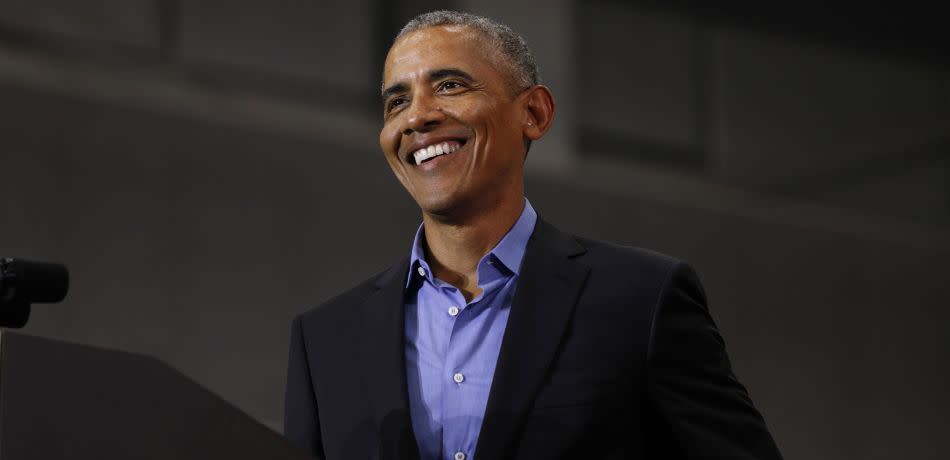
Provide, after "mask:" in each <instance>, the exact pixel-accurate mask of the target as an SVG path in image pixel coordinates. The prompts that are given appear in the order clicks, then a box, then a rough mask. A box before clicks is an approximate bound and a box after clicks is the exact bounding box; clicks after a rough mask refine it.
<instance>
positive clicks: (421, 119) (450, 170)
mask: <svg viewBox="0 0 950 460" xmlns="http://www.w3.org/2000/svg"><path fill="white" fill-rule="evenodd" d="M479 38H480V36H479V35H478V34H477V33H475V32H473V31H471V30H470V29H467V28H465V27H447V26H440V27H430V28H426V29H422V30H418V31H415V32H412V33H410V34H407V35H405V36H403V37H402V38H401V39H400V40H399V41H397V42H396V43H395V44H394V45H393V47H392V48H391V49H390V50H389V55H388V56H387V57H386V64H385V69H384V71H383V88H384V94H383V113H384V124H383V128H382V130H381V131H380V133H379V145H380V147H381V148H382V150H383V152H384V154H385V156H386V160H387V161H388V162H389V166H390V167H391V168H392V170H393V173H395V175H396V178H397V179H399V182H401V183H402V185H403V186H404V187H405V188H406V190H407V191H409V194H410V195H412V197H413V199H415V200H416V203H418V204H419V207H420V208H422V210H423V212H426V213H428V214H430V215H444V216H452V215H456V216H458V215H465V214H467V213H473V212H478V211H482V210H489V209H492V208H493V207H494V206H497V205H498V204H499V203H501V202H503V201H504V200H513V199H518V200H520V199H521V198H522V196H523V193H524V191H523V184H522V181H523V179H522V174H523V164H524V154H525V144H524V136H525V135H524V131H523V129H524V124H525V122H526V120H527V112H526V110H525V106H524V104H523V102H524V101H521V100H520V98H519V97H518V96H513V95H512V91H511V87H510V79H509V73H508V70H507V67H506V66H504V65H500V64H502V61H501V60H500V59H497V58H493V52H494V50H492V49H491V48H489V47H488V46H486V45H482V44H479V43H478V41H477V40H478V39H479ZM440 152H441V154H439V153H440ZM446 152H448V153H446Z"/></svg>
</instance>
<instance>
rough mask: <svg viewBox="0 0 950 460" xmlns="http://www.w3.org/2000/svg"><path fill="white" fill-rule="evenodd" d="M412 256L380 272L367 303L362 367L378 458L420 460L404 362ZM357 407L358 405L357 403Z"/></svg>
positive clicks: (363, 333) (361, 358) (361, 351)
mask: <svg viewBox="0 0 950 460" xmlns="http://www.w3.org/2000/svg"><path fill="white" fill-rule="evenodd" d="M408 269H409V259H408V258H406V259H404V260H403V261H402V262H401V263H399V264H397V265H395V266H393V267H392V268H390V269H389V270H388V271H387V272H385V273H383V274H382V275H380V276H379V278H378V279H377V281H376V288H377V291H376V292H375V293H373V294H371V295H370V296H369V297H368V298H367V299H366V301H365V302H364V303H363V306H362V307H363V311H362V318H363V330H362V331H361V333H362V340H361V349H360V363H358V365H359V366H360V371H361V373H362V376H363V382H364V386H365V388H366V391H367V397H368V398H369V399H370V402H371V403H372V404H371V407H372V409H373V417H374V420H375V422H376V427H377V430H378V434H379V458H380V459H393V460H395V459H400V460H402V459H416V458H419V449H418V447H417V444H416V437H415V435H414V434H413V432H412V423H411V420H410V417H409V393H408V390H407V386H406V385H407V384H406V361H405V352H404V347H405V335H404V334H405V316H404V310H405V300H404V298H403V291H404V288H405V283H406V275H407V271H408ZM354 410H356V408H354Z"/></svg>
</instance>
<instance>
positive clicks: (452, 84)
mask: <svg viewBox="0 0 950 460" xmlns="http://www.w3.org/2000/svg"><path fill="white" fill-rule="evenodd" d="M464 87H465V85H463V84H462V82H459V81H456V80H446V81H444V82H442V83H440V84H439V91H453V90H457V89H462V88H464Z"/></svg>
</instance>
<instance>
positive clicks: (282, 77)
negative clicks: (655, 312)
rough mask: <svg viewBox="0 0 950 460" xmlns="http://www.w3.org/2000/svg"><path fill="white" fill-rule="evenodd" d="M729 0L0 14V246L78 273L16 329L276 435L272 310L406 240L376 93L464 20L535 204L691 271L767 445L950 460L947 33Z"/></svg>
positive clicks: (828, 8)
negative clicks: (526, 55) (112, 351)
mask: <svg viewBox="0 0 950 460" xmlns="http://www.w3.org/2000/svg"><path fill="white" fill-rule="evenodd" d="M744 3H747V2H734V1H724V2H717V5H715V6H710V5H709V4H708V2H699V1H666V2H651V1H640V2H637V1H631V2H622V1H611V0H595V1H579V0H552V1H545V2H540V1H535V2H514V1H511V0H480V1H474V0H457V1H453V2H434V1H427V0H394V1H387V0H348V1H346V2H315V1H302V0H298V1H290V0H286V1H279V2H265V1H261V0H259V1H235V0H230V1H221V0H213V1H212V0H208V1H202V2H197V1H195V2H185V1H181V0H85V1H82V2H75V1H67V0H21V1H16V0H3V1H0V196H2V197H3V201H2V207H0V209H2V214H0V255H3V256H17V257H24V258H32V259H38V260H51V261H60V262H64V263H66V264H68V265H69V267H70V268H71V271H72V274H73V281H72V288H71V292H70V296H69V298H68V299H67V301H66V302H65V303H64V304H61V305H52V306H39V307H34V310H33V317H32V320H31V322H30V324H29V325H28V326H27V327H26V328H25V329H24V332H26V333H30V334H35V335H41V336H46V337H54V338H60V339H64V340H69V341H75V342H80V343H87V344H93V345H100V346H107V347H113V348H118V349H122V350H129V351H134V352H141V353H147V354H150V355H154V356H157V357H159V358H161V359H163V360H165V361H167V362H168V363H170V364H171V365H173V366H174V367H176V368H177V369H180V370H181V371H182V372H184V373H185V374H187V375H188V376H190V377H192V378H193V379H195V380H197V381H198V382H200V383H202V384H204V385H206V386H207V387H209V388H210V389H212V390H213V391H214V392H216V393H218V394H220V395H221V396H223V397H224V398H225V399H227V400H228V401H231V402H233V403H234V404H236V405H237V406H238V407H240V408H241V409H243V410H245V411H247V412H248V413H250V414H251V415H252V416H253V417H255V418H256V419H258V420H260V421H262V422H263V423H265V424H267V425H268V426H271V427H272V428H274V429H275V430H280V429H281V420H282V412H283V409H282V400H283V385H284V372H285V369H286V352H287V345H288V337H289V327H290V321H291V318H292V317H293V315H294V314H296V313H298V312H301V311H303V310H305V309H307V308H309V307H311V306H313V305H316V304H318V303H319V302H321V301H322V300H325V299H327V298H328V297H330V296H332V295H334V294H336V293H338V292H340V291H342V290H343V289H345V288H347V287H349V286H350V285H352V284H354V283H356V282H358V281H360V280H362V279H364V278H366V277H368V276H369V275H371V274H374V273H376V272H378V271H380V270H382V269H384V268H385V267H386V266H388V265H389V264H391V263H393V262H394V261H396V260H397V259H399V258H400V257H402V256H404V255H406V254H407V253H408V251H409V248H410V245H411V242H412V235H413V232H414V230H415V228H416V226H417V225H418V224H419V221H420V216H419V212H418V210H417V208H416V207H415V204H414V203H413V202H412V201H411V200H410V198H409V197H408V196H407V194H406V193H405V192H404V191H403V190H402V188H401V187H400V186H399V184H398V183H397V182H396V180H395V179H394V178H393V176H392V173H391V172H390V171H389V169H388V166H387V165H386V163H385V161H384V160H383V158H382V156H381V153H380V152H379V147H378V141H377V135H378V130H379V128H380V126H381V103H380V101H379V99H378V92H379V77H380V73H381V70H382V62H383V58H384V56H385V53H386V50H387V48H388V46H389V44H390V42H391V40H392V37H393V36H394V35H395V33H396V32H397V31H398V29H399V28H400V27H401V26H402V25H403V24H404V23H405V21H406V20H408V19H409V18H410V17H411V16H413V15H415V14H417V13H420V12H423V11H428V10H431V9H437V8H446V7H448V8H456V9H462V10H467V11H471V12H476V13H481V14H486V15H489V16H492V17H495V18H497V19H500V20H501V21H503V22H506V23H508V24H509V25H511V26H512V27H513V28H514V29H515V30H516V31H519V32H521V33H522V34H523V35H524V36H525V37H526V38H527V40H528V43H529V45H531V46H532V48H533V49H534V51H535V54H536V55H537V57H538V60H539V62H540V65H541V68H542V77H543V79H544V81H545V83H546V84H548V85H549V86H550V87H551V88H552V90H553V92H554V94H555V96H556V98H557V102H558V114H557V119H556V122H555V128H554V130H553V131H552V132H551V133H550V135H549V136H548V137H546V138H545V139H543V140H542V141H540V142H538V143H536V144H535V145H534V147H533V148H532V152H531V155H530V156H529V158H528V169H529V173H528V174H529V175H528V190H527V194H528V198H529V199H530V200H531V202H532V203H533V204H534V206H535V207H536V208H537V209H538V211H539V213H540V214H541V215H542V216H543V217H545V218H547V219H548V220H550V221H552V222H554V223H555V224H557V225H559V226H560V227H561V228H562V229H565V230H568V231H572V232H575V233H579V234H583V235H586V236H590V237H594V238H600V239H607V240H612V241H615V242H619V243H623V244H628V245H636V246H644V247H648V248H652V249H655V250H659V251H663V252H666V253H669V254H672V255H674V256H676V257H679V258H682V259H685V260H687V261H688V262H690V263H692V264H693V265H694V266H695V267H696V268H697V269H698V271H699V273H700V275H701V276H702V279H703V282H704V284H705V286H706V289H707V293H708V296H709V301H710V308H711V311H712V313H713V315H714V318H715V319H716V320H717V321H718V323H719V326H720V328H721V329H722V331H723V335H724V337H725V339H726V344H727V349H728V350H729V352H730V354H731V356H732V359H733V364H734V366H735V369H736V372H737V374H738V375H739V377H740V379H741V380H742V381H743V382H744V383H745V384H746V385H747V387H748V388H749V390H750V392H751V394H752V397H753V400H754V401H755V403H756V404H757V406H758V407H759V408H760V409H761V410H762V412H763V413H764V415H765V417H766V420H767V422H768V424H769V426H770V427H771V429H772V431H773V434H774V436H775V438H776V440H777V442H778V444H779V446H780V447H781V448H782V450H783V452H784V454H785V455H786V457H787V458H807V459H894V458H915V459H938V458H945V457H944V456H943V455H945V454H943V455H941V454H940V451H938V443H937V440H938V439H943V437H945V436H946V435H947V434H948V432H950V423H948V422H947V418H946V414H947V412H948V411H950V395H948V391H947V389H948V388H950V370H948V366H947V364H948V361H950V360H948V352H950V339H948V334H947V332H946V330H947V328H948V325H950V265H948V263H947V257H948V255H950V155H948V152H950V61H948V59H947V56H948V46H947V43H948V38H950V28H948V27H947V26H946V20H945V16H942V15H940V14H937V7H936V6H933V7H930V9H918V8H916V7H914V6H912V5H911V4H908V3H897V4H895V3H889V4H887V5H884V6H881V7H877V8H878V9H874V8H872V7H870V6H868V5H862V6H861V7H860V8H859V9H857V7H854V6H852V7H849V8H846V7H841V8H835V7H834V6H832V5H830V4H828V3H825V4H823V5H822V6H821V7H820V8H819V7H813V6H807V5H800V6H794V7H792V6H780V5H772V4H768V3H760V4H759V6H749V5H744ZM354 365H356V363H354Z"/></svg>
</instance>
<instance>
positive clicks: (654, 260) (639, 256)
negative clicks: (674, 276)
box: [574, 236, 684, 273]
mask: <svg viewBox="0 0 950 460" xmlns="http://www.w3.org/2000/svg"><path fill="white" fill-rule="evenodd" d="M574 238H575V239H576V240H577V242H578V243H580V245H581V246H583V247H584V249H586V252H585V253H584V255H583V256H582V257H583V259H584V262H585V263H587V264H590V265H592V266H595V267H596V266H600V265H624V266H630V267H631V268H634V267H638V268H641V269H645V270H655V271H660V272H665V273H669V272H670V271H672V270H673V269H675V268H676V267H677V266H679V265H681V264H683V263H684V262H683V261H682V260H680V259H677V258H676V257H673V256H671V255H668V254H664V253H662V252H658V251H654V250H651V249H646V248H641V247H636V246H623V245H619V244H615V243H610V242H606V241H600V240H595V239H591V238H585V237H582V236H574Z"/></svg>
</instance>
